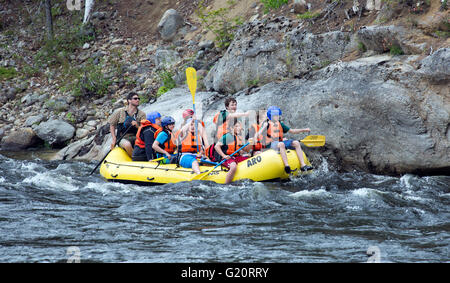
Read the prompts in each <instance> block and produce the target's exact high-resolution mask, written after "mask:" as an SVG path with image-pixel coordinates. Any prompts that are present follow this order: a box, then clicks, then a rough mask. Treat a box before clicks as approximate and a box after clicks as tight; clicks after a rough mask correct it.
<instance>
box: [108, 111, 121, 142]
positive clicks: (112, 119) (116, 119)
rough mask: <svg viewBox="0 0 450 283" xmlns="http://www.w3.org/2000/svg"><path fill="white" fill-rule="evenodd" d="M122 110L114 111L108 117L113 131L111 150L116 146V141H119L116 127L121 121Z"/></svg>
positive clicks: (111, 131)
mask: <svg viewBox="0 0 450 283" xmlns="http://www.w3.org/2000/svg"><path fill="white" fill-rule="evenodd" d="M117 111H120V110H116V112H114V113H113V114H112V115H111V116H110V118H109V119H108V123H109V132H110V133H111V138H112V140H111V150H113V149H114V147H116V142H117V136H116V127H117V123H118V122H119V112H117Z"/></svg>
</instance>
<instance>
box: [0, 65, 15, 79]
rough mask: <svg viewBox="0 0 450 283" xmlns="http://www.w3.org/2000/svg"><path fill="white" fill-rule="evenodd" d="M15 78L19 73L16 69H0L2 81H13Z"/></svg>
mask: <svg viewBox="0 0 450 283" xmlns="http://www.w3.org/2000/svg"><path fill="white" fill-rule="evenodd" d="M15 76H17V71H16V70H15V69H14V68H12V67H10V68H6V67H0V80H8V79H12V78H14V77H15Z"/></svg>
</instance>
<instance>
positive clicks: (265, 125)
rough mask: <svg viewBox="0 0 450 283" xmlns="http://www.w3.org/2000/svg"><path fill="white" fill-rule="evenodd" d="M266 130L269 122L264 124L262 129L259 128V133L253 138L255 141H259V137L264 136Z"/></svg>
mask: <svg viewBox="0 0 450 283" xmlns="http://www.w3.org/2000/svg"><path fill="white" fill-rule="evenodd" d="M266 128H267V122H263V123H262V124H261V127H260V128H259V131H258V132H257V133H255V135H254V136H253V140H254V141H257V140H258V137H259V136H260V135H262V134H263V132H264V130H265V129H266Z"/></svg>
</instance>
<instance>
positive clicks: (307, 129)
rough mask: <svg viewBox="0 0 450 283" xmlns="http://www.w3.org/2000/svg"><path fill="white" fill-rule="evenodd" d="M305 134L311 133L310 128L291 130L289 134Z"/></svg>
mask: <svg viewBox="0 0 450 283" xmlns="http://www.w3.org/2000/svg"><path fill="white" fill-rule="evenodd" d="M305 132H311V129H310V128H304V129H289V131H288V133H290V134H300V133H305Z"/></svg>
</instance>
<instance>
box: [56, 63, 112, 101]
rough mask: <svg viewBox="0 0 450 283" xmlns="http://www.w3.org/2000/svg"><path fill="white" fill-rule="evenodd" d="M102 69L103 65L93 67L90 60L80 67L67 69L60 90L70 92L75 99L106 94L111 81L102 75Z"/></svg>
mask: <svg viewBox="0 0 450 283" xmlns="http://www.w3.org/2000/svg"><path fill="white" fill-rule="evenodd" d="M103 69H104V68H103V64H97V65H95V64H94V63H93V60H92V59H90V60H89V61H87V62H86V63H85V64H83V65H81V66H74V67H70V68H68V69H67V71H66V74H65V77H64V81H63V82H62V84H63V85H64V87H63V89H62V90H63V91H67V90H68V91H71V92H72V95H73V96H75V97H77V98H81V97H96V96H97V97H98V96H103V95H105V94H107V93H108V87H109V86H110V85H111V84H112V80H111V79H109V78H107V77H106V76H105V75H104V74H103V73H102V70H103Z"/></svg>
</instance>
